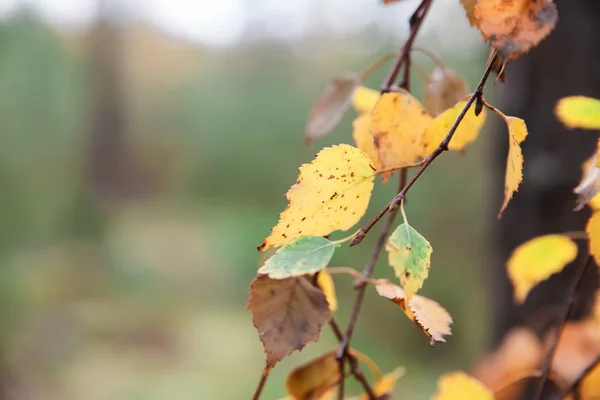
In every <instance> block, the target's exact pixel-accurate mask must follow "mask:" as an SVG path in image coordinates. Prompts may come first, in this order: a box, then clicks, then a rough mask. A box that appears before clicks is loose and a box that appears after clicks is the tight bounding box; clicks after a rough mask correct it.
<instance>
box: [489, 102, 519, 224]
mask: <svg viewBox="0 0 600 400" xmlns="http://www.w3.org/2000/svg"><path fill="white" fill-rule="evenodd" d="M486 107H488V108H489V109H490V110H491V111H493V112H495V113H496V114H498V115H499V116H500V117H502V119H503V120H504V122H506V125H507V126H508V158H507V160H506V177H505V180H504V201H503V202H502V207H501V208H500V212H499V213H498V218H500V217H501V216H502V212H503V211H504V210H505V209H506V206H507V205H508V202H509V201H510V200H511V199H512V197H513V194H514V192H516V191H517V189H518V188H519V185H520V184H521V182H522V181H523V152H522V151H521V143H523V141H524V140H525V138H526V137H527V125H525V121H523V120H522V119H521V118H516V117H507V116H506V115H504V114H503V113H502V112H501V111H500V110H498V109H497V108H495V107H493V106H491V105H489V104H487V103H486Z"/></svg>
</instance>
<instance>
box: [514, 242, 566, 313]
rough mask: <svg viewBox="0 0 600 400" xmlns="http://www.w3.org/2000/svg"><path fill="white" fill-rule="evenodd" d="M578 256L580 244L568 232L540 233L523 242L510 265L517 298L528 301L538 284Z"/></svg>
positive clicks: (515, 251) (518, 300)
mask: <svg viewBox="0 0 600 400" xmlns="http://www.w3.org/2000/svg"><path fill="white" fill-rule="evenodd" d="M575 257H577V245H576V244H575V243H574V242H573V241H572V240H571V239H570V238H569V237H567V236H564V235H544V236H538V237H536V238H534V239H531V240H529V241H527V242H525V243H523V244H521V245H520V246H519V247H517V248H516V249H515V250H514V251H513V252H512V254H511V256H510V258H509V260H508V264H507V268H508V276H509V278H510V280H511V281H512V283H513V286H514V289H515V301H516V302H518V303H522V302H523V301H525V298H526V297H527V294H528V293H529V291H530V290H531V289H532V288H533V287H534V286H536V285H537V284H538V283H540V282H541V281H543V280H546V279H548V277H550V275H552V274H555V273H557V272H560V271H561V270H562V269H563V268H564V267H565V266H566V265H567V264H569V263H570V262H572V261H573V260H574V259H575Z"/></svg>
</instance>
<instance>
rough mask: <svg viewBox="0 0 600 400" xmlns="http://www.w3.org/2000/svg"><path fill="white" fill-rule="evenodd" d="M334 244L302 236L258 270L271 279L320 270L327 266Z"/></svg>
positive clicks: (323, 239) (278, 251) (316, 237)
mask: <svg viewBox="0 0 600 400" xmlns="http://www.w3.org/2000/svg"><path fill="white" fill-rule="evenodd" d="M334 252H335V243H333V242H331V241H329V240H327V239H325V238H324V237H321V236H302V237H300V238H298V239H296V240H294V241H293V242H291V243H288V244H286V245H284V246H282V247H281V248H280V249H279V250H277V252H276V253H275V254H273V256H272V257H271V258H269V259H268V260H267V261H266V262H265V263H264V265H263V266H262V267H260V269H259V270H258V273H259V274H265V275H269V277H270V278H273V279H284V278H289V277H291V276H301V275H306V274H311V273H314V272H317V271H320V270H322V269H323V268H325V267H326V266H327V264H329V261H330V260H331V257H333V253H334Z"/></svg>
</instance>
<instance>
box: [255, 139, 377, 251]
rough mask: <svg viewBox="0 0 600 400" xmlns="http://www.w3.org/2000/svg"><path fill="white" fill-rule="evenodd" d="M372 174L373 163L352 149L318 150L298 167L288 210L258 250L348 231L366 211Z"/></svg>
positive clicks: (345, 145) (288, 195) (290, 193)
mask: <svg viewBox="0 0 600 400" xmlns="http://www.w3.org/2000/svg"><path fill="white" fill-rule="evenodd" d="M374 172H375V167H374V166H373V161H372V160H371V159H370V158H369V156H368V155H367V154H365V153H364V152H363V151H361V150H359V149H357V148H356V147H352V146H350V145H347V144H341V145H338V146H332V147H327V148H325V149H323V150H321V151H320V152H319V154H317V156H316V158H315V159H314V161H313V162H312V163H310V164H304V165H302V166H301V167H300V175H299V177H298V180H297V182H296V184H295V185H294V186H292V187H291V188H290V190H289V191H288V192H287V194H286V197H287V199H288V200H289V205H288V207H287V208H286V209H285V210H284V211H283V212H282V213H281V215H280V218H279V223H278V224H277V225H275V227H273V230H272V231H271V235H269V237H267V238H266V239H265V240H264V241H263V243H262V244H261V245H260V246H259V247H258V249H259V250H260V251H264V250H266V249H269V248H271V247H276V246H281V245H284V244H287V243H290V242H292V241H294V240H296V239H298V238H299V237H301V236H326V235H329V234H330V233H331V232H333V231H335V230H338V229H341V230H348V229H350V228H351V227H352V226H354V225H355V224H356V223H357V222H358V220H359V219H360V218H361V217H362V216H363V214H364V213H365V211H366V210H367V206H368V205H369V199H370V198H371V191H372V190H373V181H374V179H375V175H374Z"/></svg>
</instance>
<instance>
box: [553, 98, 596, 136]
mask: <svg viewBox="0 0 600 400" xmlns="http://www.w3.org/2000/svg"><path fill="white" fill-rule="evenodd" d="M554 112H555V113H556V116H557V117H558V119H560V120H561V122H562V123H563V124H565V126H567V127H568V128H582V129H600V100H598V99H594V98H591V97H585V96H568V97H563V98H562V99H560V100H559V101H558V103H556V108H555V109H554Z"/></svg>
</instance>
